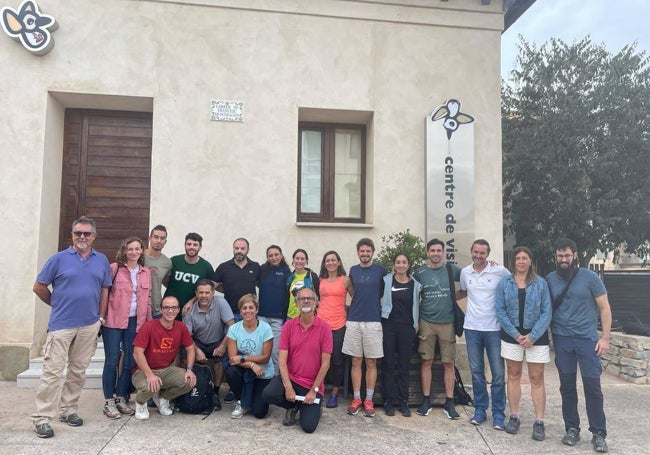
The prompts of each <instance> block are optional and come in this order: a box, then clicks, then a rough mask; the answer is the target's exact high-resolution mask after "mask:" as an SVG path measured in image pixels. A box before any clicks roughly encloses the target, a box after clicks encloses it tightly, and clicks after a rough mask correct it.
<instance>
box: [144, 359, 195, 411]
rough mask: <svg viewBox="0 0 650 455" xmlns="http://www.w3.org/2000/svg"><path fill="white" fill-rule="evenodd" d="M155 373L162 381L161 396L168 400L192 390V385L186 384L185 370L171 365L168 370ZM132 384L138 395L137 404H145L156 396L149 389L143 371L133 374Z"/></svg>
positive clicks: (164, 369)
mask: <svg viewBox="0 0 650 455" xmlns="http://www.w3.org/2000/svg"><path fill="white" fill-rule="evenodd" d="M153 373H154V374H155V375H156V376H158V377H159V378H160V379H162V385H161V386H160V396H161V397H163V398H164V399H166V400H173V399H174V398H176V397H179V396H181V395H183V394H186V393H187V392H189V391H190V390H192V387H190V384H189V383H187V382H185V369H184V368H179V367H177V366H174V365H170V366H168V367H167V368H162V369H160V370H153ZM132 382H133V387H135V390H136V393H137V394H136V396H135V401H136V402H138V403H140V404H144V403H146V402H147V401H148V400H149V398H151V397H153V396H154V393H153V392H151V391H150V390H149V389H148V387H147V376H145V374H144V373H143V372H142V371H141V370H137V371H136V372H135V373H133V378H132Z"/></svg>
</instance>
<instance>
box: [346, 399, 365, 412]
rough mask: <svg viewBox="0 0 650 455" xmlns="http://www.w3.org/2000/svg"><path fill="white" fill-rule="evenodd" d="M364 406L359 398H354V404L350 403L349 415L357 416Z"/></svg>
mask: <svg viewBox="0 0 650 455" xmlns="http://www.w3.org/2000/svg"><path fill="white" fill-rule="evenodd" d="M362 405H363V403H362V402H361V400H360V399H359V398H354V399H353V400H352V403H350V406H348V414H350V415H351V416H355V415H357V414H358V413H359V409H361V406H362Z"/></svg>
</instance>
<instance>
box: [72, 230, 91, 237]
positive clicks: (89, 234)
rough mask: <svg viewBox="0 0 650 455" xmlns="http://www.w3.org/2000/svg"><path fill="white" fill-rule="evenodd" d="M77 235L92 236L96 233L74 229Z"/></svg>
mask: <svg viewBox="0 0 650 455" xmlns="http://www.w3.org/2000/svg"><path fill="white" fill-rule="evenodd" d="M72 233H73V234H74V236H75V237H90V236H91V235H93V234H94V232H87V231H73V232H72Z"/></svg>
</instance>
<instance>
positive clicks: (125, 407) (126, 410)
mask: <svg viewBox="0 0 650 455" xmlns="http://www.w3.org/2000/svg"><path fill="white" fill-rule="evenodd" d="M128 403H129V402H128V401H127V400H126V398H124V399H122V398H116V399H115V407H116V408H117V410H118V411H120V414H124V415H127V416H130V415H133V414H134V413H135V411H134V410H133V408H132V407H131V406H129V404H128Z"/></svg>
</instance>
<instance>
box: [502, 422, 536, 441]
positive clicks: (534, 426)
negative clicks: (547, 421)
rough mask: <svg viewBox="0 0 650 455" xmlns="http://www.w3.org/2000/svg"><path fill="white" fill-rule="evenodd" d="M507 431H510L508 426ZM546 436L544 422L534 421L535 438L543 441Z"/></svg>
mask: <svg viewBox="0 0 650 455" xmlns="http://www.w3.org/2000/svg"><path fill="white" fill-rule="evenodd" d="M506 431H508V429H507V428H506ZM545 438H546V431H545V430H544V422H535V423H533V439H534V440H535V441H543V440H544V439H545Z"/></svg>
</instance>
